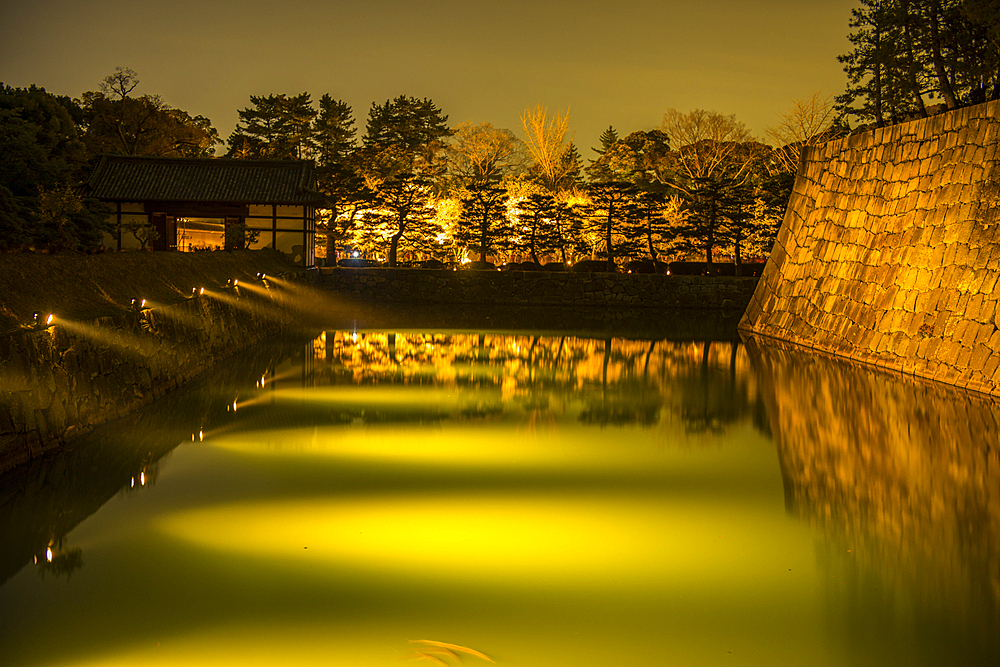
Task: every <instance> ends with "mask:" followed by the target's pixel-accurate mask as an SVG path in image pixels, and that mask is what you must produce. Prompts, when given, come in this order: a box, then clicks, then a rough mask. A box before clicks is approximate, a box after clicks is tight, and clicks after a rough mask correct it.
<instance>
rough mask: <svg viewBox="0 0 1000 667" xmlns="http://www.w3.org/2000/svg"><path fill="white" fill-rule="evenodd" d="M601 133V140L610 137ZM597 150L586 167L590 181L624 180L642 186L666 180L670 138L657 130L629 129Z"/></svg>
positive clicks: (669, 169)
mask: <svg viewBox="0 0 1000 667" xmlns="http://www.w3.org/2000/svg"><path fill="white" fill-rule="evenodd" d="M606 134H607V133H605V135H606ZM605 135H601V136H602V142H603V141H604V140H605V138H607V139H610V137H609V136H608V137H606V136H605ZM595 150H596V149H595ZM598 152H600V153H601V156H600V157H599V158H598V159H597V160H593V161H591V163H590V165H588V167H587V173H588V175H589V176H590V179H591V180H592V181H595V182H610V181H628V182H630V183H635V184H636V185H639V186H641V187H644V188H654V187H662V186H663V185H664V184H666V183H668V182H669V181H670V177H671V175H672V171H671V168H672V162H671V153H670V140H669V138H668V137H667V135H666V134H664V133H663V132H661V131H660V130H653V131H651V132H642V131H640V132H633V133H631V134H629V135H628V136H627V137H625V138H624V139H617V140H615V141H614V142H613V143H612V144H610V145H609V146H607V147H606V148H605V149H604V150H603V151H598Z"/></svg>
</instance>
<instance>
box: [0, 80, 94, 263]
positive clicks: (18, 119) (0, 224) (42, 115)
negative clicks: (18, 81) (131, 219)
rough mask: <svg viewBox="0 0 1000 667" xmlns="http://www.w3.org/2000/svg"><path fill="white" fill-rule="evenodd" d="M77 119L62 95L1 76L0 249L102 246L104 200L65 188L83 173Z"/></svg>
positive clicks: (84, 159) (79, 116)
mask: <svg viewBox="0 0 1000 667" xmlns="http://www.w3.org/2000/svg"><path fill="white" fill-rule="evenodd" d="M82 118H83V112H82V110H81V109H80V108H79V107H78V106H77V105H76V104H75V103H74V102H73V100H71V99H70V98H68V97H61V96H57V95H52V94H50V93H47V92H45V89H43V88H37V87H35V86H31V87H29V88H12V87H9V86H5V85H4V84H2V83H0V156H2V157H0V249H9V248H14V247H18V246H30V245H48V246H50V247H70V248H73V247H77V246H86V247H92V246H98V245H100V243H101V240H102V239H103V235H102V232H103V230H104V229H106V227H107V223H106V222H105V221H106V217H107V210H106V207H105V206H104V205H102V204H99V203H98V202H97V201H95V200H92V199H82V200H81V199H80V195H79V194H78V193H77V191H76V190H75V189H73V188H72V187H71V185H76V184H78V183H80V182H81V181H82V180H83V178H84V176H85V169H86V162H87V151H86V147H85V145H84V143H83V142H82V141H81V139H80V135H79V132H78V129H77V122H76V121H78V120H81V121H82Z"/></svg>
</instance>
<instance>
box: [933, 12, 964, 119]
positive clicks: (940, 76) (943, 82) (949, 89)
mask: <svg viewBox="0 0 1000 667" xmlns="http://www.w3.org/2000/svg"><path fill="white" fill-rule="evenodd" d="M940 5H941V0H931V9H930V16H929V20H930V24H931V59H932V60H933V61H934V74H935V75H937V80H938V85H939V86H940V87H941V96H942V97H944V102H945V105H946V106H947V107H948V108H949V109H954V108H956V107H958V99H957V98H956V96H955V89H954V87H953V86H952V85H951V80H950V79H949V78H948V71H947V70H946V69H945V66H944V58H942V57H941V35H940V33H939V32H938V11H939V10H940Z"/></svg>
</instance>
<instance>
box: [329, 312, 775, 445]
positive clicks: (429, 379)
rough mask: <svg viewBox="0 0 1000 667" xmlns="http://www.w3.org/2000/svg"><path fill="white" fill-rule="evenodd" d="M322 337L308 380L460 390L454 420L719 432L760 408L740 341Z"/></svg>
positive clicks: (367, 413)
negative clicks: (513, 419) (563, 420)
mask: <svg viewBox="0 0 1000 667" xmlns="http://www.w3.org/2000/svg"><path fill="white" fill-rule="evenodd" d="M317 340H319V339H317ZM323 340H324V342H325V348H324V350H323V353H322V355H321V356H322V359H323V361H324V362H325V363H322V364H318V365H317V367H316V369H315V370H314V372H313V375H314V379H313V380H311V381H310V383H314V384H316V385H352V386H368V387H375V386H378V387H386V386H400V387H411V386H417V387H420V386H425V387H437V388H448V389H451V388H453V389H455V390H456V391H458V395H459V396H460V397H461V398H460V399H459V400H460V407H459V408H457V409H456V410H455V411H454V412H453V413H452V414H451V417H453V418H460V419H474V418H485V417H489V416H499V415H502V414H508V413H513V414H519V415H521V416H522V417H524V418H525V419H527V418H529V417H530V418H533V419H537V418H538V417H540V416H544V415H545V414H553V415H558V414H566V413H569V412H574V413H576V412H578V417H579V419H580V421H582V422H583V423H587V424H600V425H624V424H641V425H645V426H651V425H654V424H657V423H659V422H660V421H661V418H662V416H663V412H664V410H666V411H668V412H670V413H671V414H673V415H676V416H678V417H680V419H681V420H682V421H683V422H684V423H685V424H687V425H688V430H689V431H704V430H709V429H711V430H715V431H719V430H723V429H724V428H725V427H727V426H728V425H729V424H731V423H734V422H735V421H738V420H739V419H742V418H743V417H744V416H745V415H748V414H753V413H754V411H755V410H754V406H755V405H756V403H757V400H756V387H755V384H754V381H753V378H752V377H751V375H750V374H749V373H748V372H747V371H748V364H747V362H746V359H745V355H743V354H742V352H741V350H740V348H739V347H738V346H736V345H733V346H728V345H716V346H713V345H711V344H710V343H676V342H669V341H649V340H645V341H644V340H629V339H622V338H606V339H603V340H597V339H591V338H580V337H572V336H544V335H540V334H530V335H518V334H499V333H414V332H393V333H373V332H364V333H356V332H347V331H336V332H334V331H330V332H326V333H325V334H324V336H323ZM466 392H469V394H470V396H469V398H468V400H466V399H465V398H464V396H465V393H466ZM373 410H374V412H373ZM378 410H379V408H377V406H371V407H367V408H360V407H354V408H351V410H350V411H349V412H348V413H345V414H342V415H341V416H340V418H339V419H334V420H333V421H346V420H348V419H358V418H360V419H363V420H364V421H381V420H383V419H385V418H386V415H385V414H383V413H379V412H378ZM394 416H395V417H397V418H399V417H400V416H401V415H399V414H398V412H397V413H394ZM411 416H412V418H413V419H414V420H415V421H426V420H427V419H428V418H431V415H430V414H425V415H423V417H418V416H417V415H411ZM442 416H443V415H441V414H435V415H433V418H434V419H440V418H442Z"/></svg>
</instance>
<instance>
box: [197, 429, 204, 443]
mask: <svg viewBox="0 0 1000 667" xmlns="http://www.w3.org/2000/svg"><path fill="white" fill-rule="evenodd" d="M204 439H205V433H204V432H203V431H198V441H199V442H201V441H202V440H204Z"/></svg>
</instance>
